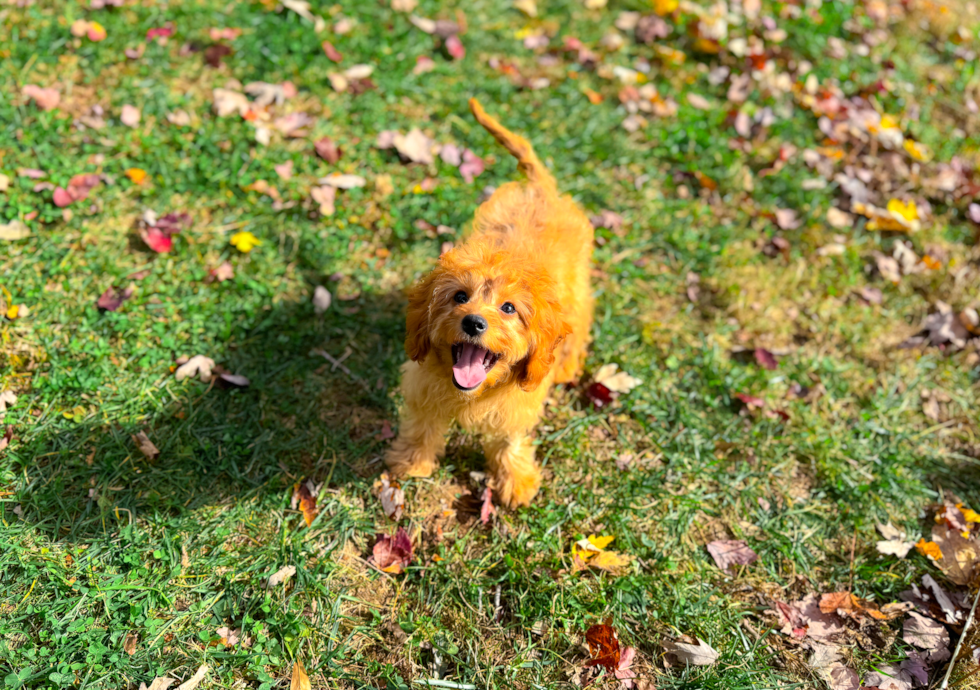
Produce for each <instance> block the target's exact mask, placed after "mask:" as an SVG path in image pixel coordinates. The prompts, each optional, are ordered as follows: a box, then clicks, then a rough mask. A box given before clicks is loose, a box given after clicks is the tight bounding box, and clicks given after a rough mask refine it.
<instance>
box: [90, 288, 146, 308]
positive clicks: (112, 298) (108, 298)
mask: <svg viewBox="0 0 980 690" xmlns="http://www.w3.org/2000/svg"><path fill="white" fill-rule="evenodd" d="M134 292H136V290H135V288H133V287H132V286H130V287H128V288H126V289H125V290H121V291H119V290H116V288H114V287H110V288H106V291H105V292H103V293H102V295H101V296H100V297H99V300H98V301H97V302H96V303H95V304H96V306H97V307H98V308H99V309H102V310H104V311H116V310H117V309H119V307H121V306H122V303H123V302H125V301H126V300H128V299H129V298H130V297H132V296H133V293H134Z"/></svg>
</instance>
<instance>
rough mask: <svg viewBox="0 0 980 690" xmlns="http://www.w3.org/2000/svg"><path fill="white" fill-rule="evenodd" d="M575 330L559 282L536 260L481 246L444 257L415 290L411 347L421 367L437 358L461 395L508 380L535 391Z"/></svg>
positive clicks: (407, 342) (410, 314)
mask: <svg viewBox="0 0 980 690" xmlns="http://www.w3.org/2000/svg"><path fill="white" fill-rule="evenodd" d="M568 332H569V331H568V326H567V325H566V324H565V323H564V322H563V321H562V318H561V305H560V304H559V303H558V294H557V291H556V289H555V283H554V280H553V279H552V278H551V276H550V275H549V274H548V273H547V272H546V271H545V270H544V269H543V268H541V267H540V266H539V265H537V262H536V261H535V258H534V257H518V256H515V255H513V254H511V253H509V252H507V251H503V250H500V249H498V248H496V247H495V246H493V245H492V244H491V243H483V242H477V243H471V244H467V245H464V246H462V247H459V248H457V249H454V250H452V251H450V252H448V253H447V254H445V255H443V257H442V259H440V261H439V266H437V267H436V269H435V270H434V271H432V273H430V274H429V275H427V276H426V277H425V278H423V279H422V281H421V282H420V283H419V284H418V285H417V286H415V288H413V289H412V291H411V293H410V294H409V305H408V335H407V337H406V339H405V349H406V351H407V352H408V356H409V357H411V358H412V359H413V360H415V361H416V362H419V363H421V362H422V361H424V360H425V359H426V358H427V357H434V358H435V359H436V362H437V363H438V365H439V366H437V370H438V371H440V373H441V375H444V376H447V377H451V379H452V382H453V383H454V384H455V386H456V388H458V389H460V390H462V391H467V392H478V391H479V390H481V389H484V388H486V387H491V386H494V385H497V384H499V383H504V382H508V381H513V382H515V383H517V384H518V385H519V386H520V387H521V388H523V389H524V390H526V391H531V390H534V389H535V388H537V387H538V386H539V385H540V384H541V381H542V380H543V379H544V378H545V376H547V374H548V372H549V371H550V369H551V367H552V365H553V364H554V361H555V347H556V346H557V345H558V343H559V342H560V341H561V339H562V338H563V337H564V336H565V335H567V333H568Z"/></svg>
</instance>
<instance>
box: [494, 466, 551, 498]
mask: <svg viewBox="0 0 980 690" xmlns="http://www.w3.org/2000/svg"><path fill="white" fill-rule="evenodd" d="M493 483H494V489H495V490H496V492H497V496H499V497H500V502H501V503H503V504H504V505H505V506H507V507H508V508H517V507H518V506H528V505H531V499H533V498H534V497H535V496H537V495H538V489H540V488H541V472H540V471H539V470H538V468H537V467H535V468H533V469H532V470H530V471H522V472H498V474H497V476H496V477H494V481H493Z"/></svg>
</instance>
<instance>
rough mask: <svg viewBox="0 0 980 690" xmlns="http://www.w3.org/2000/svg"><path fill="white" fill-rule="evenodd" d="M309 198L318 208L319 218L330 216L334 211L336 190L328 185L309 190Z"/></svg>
mask: <svg viewBox="0 0 980 690" xmlns="http://www.w3.org/2000/svg"><path fill="white" fill-rule="evenodd" d="M310 197H311V198H312V199H313V201H314V202H316V203H317V204H318V205H319V207H320V209H319V210H320V215H321V216H325V217H327V216H332V215H333V212H334V210H335V208H334V200H335V199H336V197H337V188H336V187H331V186H329V185H323V186H322V187H312V188H310Z"/></svg>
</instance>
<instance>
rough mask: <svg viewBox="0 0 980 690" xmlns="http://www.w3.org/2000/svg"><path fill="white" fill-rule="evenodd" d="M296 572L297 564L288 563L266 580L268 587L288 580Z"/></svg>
mask: <svg viewBox="0 0 980 690" xmlns="http://www.w3.org/2000/svg"><path fill="white" fill-rule="evenodd" d="M295 574H296V566H295V565H286V566H283V567H282V568H280V569H279V570H277V571H276V572H275V573H273V574H272V575H270V576H269V580H268V581H267V582H266V584H265V587H266V589H272V588H273V587H277V586H279V585H281V584H282V583H284V582H285V581H286V580H288V579H289V578H291V577H292V576H293V575H295Z"/></svg>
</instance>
